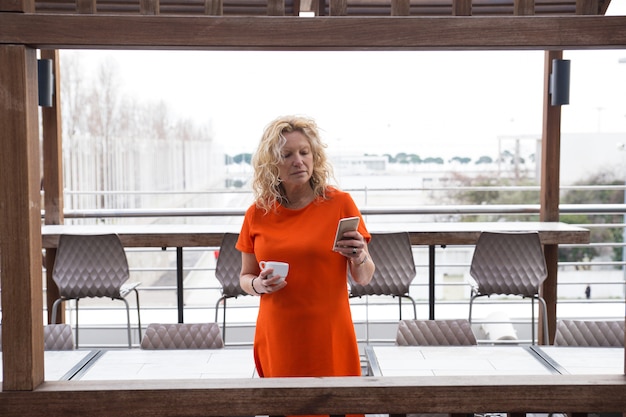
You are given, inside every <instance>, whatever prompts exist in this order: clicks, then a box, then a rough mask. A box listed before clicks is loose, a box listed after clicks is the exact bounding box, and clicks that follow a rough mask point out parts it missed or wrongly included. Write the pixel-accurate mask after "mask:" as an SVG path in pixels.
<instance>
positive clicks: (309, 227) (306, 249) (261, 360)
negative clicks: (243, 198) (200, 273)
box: [236, 189, 370, 377]
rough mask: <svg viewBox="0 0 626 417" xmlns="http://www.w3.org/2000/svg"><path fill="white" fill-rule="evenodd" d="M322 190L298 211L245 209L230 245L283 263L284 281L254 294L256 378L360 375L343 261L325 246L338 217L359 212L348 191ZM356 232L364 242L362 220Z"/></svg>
mask: <svg viewBox="0 0 626 417" xmlns="http://www.w3.org/2000/svg"><path fill="white" fill-rule="evenodd" d="M328 195H329V196H330V199H328V200H321V199H318V200H316V201H314V202H312V203H311V204H309V205H308V206H306V207H304V208H302V209H298V210H290V209H286V208H284V207H282V206H279V207H277V209H276V211H270V212H269V213H267V214H266V213H265V212H264V211H263V210H262V209H259V208H257V207H256V206H255V205H252V206H251V207H250V208H249V209H248V210H247V212H246V216H245V219H244V223H243V226H242V229H241V233H240V235H239V241H238V242H237V245H236V246H237V249H239V250H240V251H242V252H246V253H254V254H255V255H256V259H257V261H261V260H265V261H283V262H288V263H289V273H288V275H287V286H286V287H285V288H283V289H282V290H280V291H277V292H276V293H273V294H263V295H261V301H260V306H259V313H258V317H257V324H256V332H255V337H254V359H255V363H256V367H257V371H258V373H259V375H260V376H261V377H296V376H360V375H361V365H360V359H359V350H358V345H357V341H356V335H355V332H354V325H353V322H352V314H351V312H350V304H349V298H348V287H347V260H346V258H345V257H344V256H342V255H340V254H338V253H336V252H333V251H332V246H333V241H334V238H335V231H336V230H337V222H338V221H339V219H341V218H343V217H352V216H360V212H359V210H358V208H357V207H356V204H355V203H354V201H353V200H352V197H351V196H350V195H349V194H348V193H345V192H343V191H339V190H334V189H331V191H330V192H329V194H328ZM359 232H360V233H361V234H362V235H363V236H364V237H365V238H366V240H368V241H369V239H370V234H369V233H368V231H367V229H366V227H365V225H364V222H363V219H361V221H360V223H359Z"/></svg>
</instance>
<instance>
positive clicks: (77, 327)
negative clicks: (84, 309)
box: [76, 298, 79, 349]
mask: <svg viewBox="0 0 626 417" xmlns="http://www.w3.org/2000/svg"><path fill="white" fill-rule="evenodd" d="M78 301H79V298H77V299H76V349H78Z"/></svg>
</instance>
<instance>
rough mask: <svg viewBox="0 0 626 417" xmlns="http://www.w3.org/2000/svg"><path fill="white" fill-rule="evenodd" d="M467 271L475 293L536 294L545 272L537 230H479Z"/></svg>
mask: <svg viewBox="0 0 626 417" xmlns="http://www.w3.org/2000/svg"><path fill="white" fill-rule="evenodd" d="M470 275H471V276H472V278H474V280H475V281H476V284H477V286H478V287H477V291H478V293H479V294H509V295H521V296H529V297H530V296H534V295H537V294H538V293H539V287H540V286H541V284H542V283H543V281H545V279H546V278H547V276H548V271H547V268H546V260H545V257H544V254H543V247H542V245H541V241H540V240H539V233H537V232H529V233H526V232H483V233H481V234H480V237H479V238H478V241H477V242H476V248H475V250H474V255H473V258H472V263H471V267H470Z"/></svg>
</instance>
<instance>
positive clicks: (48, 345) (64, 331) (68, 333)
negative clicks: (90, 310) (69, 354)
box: [0, 324, 74, 352]
mask: <svg viewBox="0 0 626 417" xmlns="http://www.w3.org/2000/svg"><path fill="white" fill-rule="evenodd" d="M43 340H44V350H74V335H73V334H72V327H71V326H70V325H69V324H48V325H47V326H43ZM1 351H2V326H1V325H0V352H1Z"/></svg>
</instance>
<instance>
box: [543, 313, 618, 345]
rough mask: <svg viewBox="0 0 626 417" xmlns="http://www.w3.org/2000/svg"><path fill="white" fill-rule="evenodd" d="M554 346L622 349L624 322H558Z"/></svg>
mask: <svg viewBox="0 0 626 417" xmlns="http://www.w3.org/2000/svg"><path fill="white" fill-rule="evenodd" d="M554 346H586V347H624V320H559V322H558V323H557V325H556V334H555V336H554Z"/></svg>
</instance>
